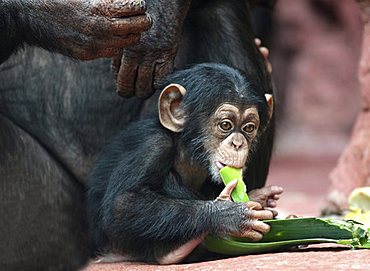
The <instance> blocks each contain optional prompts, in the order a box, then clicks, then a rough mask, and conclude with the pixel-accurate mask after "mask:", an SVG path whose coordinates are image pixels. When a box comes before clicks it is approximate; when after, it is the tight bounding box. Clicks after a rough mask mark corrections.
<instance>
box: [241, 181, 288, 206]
mask: <svg viewBox="0 0 370 271" xmlns="http://www.w3.org/2000/svg"><path fill="white" fill-rule="evenodd" d="M282 193H283V188H282V187H280V186H276V185H270V186H265V187H262V188H259V189H254V190H252V191H251V192H249V193H248V196H249V199H250V200H251V201H256V202H258V203H259V204H261V205H262V207H264V208H265V207H267V208H275V207H276V206H277V201H278V200H279V199H280V196H281V194H282Z"/></svg>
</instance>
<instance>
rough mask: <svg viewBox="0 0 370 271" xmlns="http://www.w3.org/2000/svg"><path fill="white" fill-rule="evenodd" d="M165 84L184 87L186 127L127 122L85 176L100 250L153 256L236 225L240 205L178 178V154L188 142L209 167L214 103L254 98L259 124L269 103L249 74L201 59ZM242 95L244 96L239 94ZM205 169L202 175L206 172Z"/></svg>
mask: <svg viewBox="0 0 370 271" xmlns="http://www.w3.org/2000/svg"><path fill="white" fill-rule="evenodd" d="M166 82H167V83H169V82H171V83H178V84H181V85H182V86H184V87H185V89H187V93H186V95H185V97H184V99H183V102H182V103H183V105H182V106H183V108H184V109H185V112H186V114H187V116H188V117H187V121H186V123H185V127H184V131H183V132H181V133H179V134H176V133H172V132H170V131H169V130H167V129H166V128H164V127H163V126H162V125H161V124H160V122H159V119H158V116H150V117H148V118H147V119H145V120H142V121H139V122H136V123H134V124H132V125H130V126H128V127H127V128H125V129H124V130H123V131H122V132H121V133H120V134H119V135H118V136H117V137H116V138H115V140H114V141H113V142H112V144H110V146H109V147H108V148H107V149H106V150H105V152H104V154H103V155H102V157H101V158H100V159H99V162H98V163H97V165H96V167H95V168H94V170H93V173H92V176H91V178H90V180H89V183H88V188H89V192H88V213H89V217H90V226H91V232H92V238H93V239H94V242H95V245H96V246H97V250H98V251H100V252H101V253H104V252H105V251H107V250H112V251H114V252H115V253H121V254H124V255H129V256H131V257H132V259H134V260H143V261H151V262H155V261H156V260H158V259H159V258H160V257H162V256H164V255H166V254H167V253H169V252H170V251H171V250H173V249H174V248H177V247H179V246H180V245H181V244H183V243H185V242H187V241H190V240H192V239H195V238H196V237H199V236H200V235H202V234H204V233H205V232H210V233H216V234H223V233H227V232H232V231H235V230H237V229H238V227H239V223H240V222H241V219H242V215H241V214H242V213H241V212H242V208H243V207H242V205H240V204H236V203H229V202H215V201H212V200H207V199H206V197H205V196H204V195H201V194H198V192H197V191H192V190H191V189H190V188H189V187H187V186H186V185H185V184H184V183H183V182H182V176H181V174H180V173H179V172H177V171H176V168H175V160H176V157H177V155H178V152H179V151H180V148H179V146H180V145H183V146H185V149H186V151H187V154H188V155H189V157H190V159H189V160H188V161H183V166H189V167H190V164H191V163H193V164H194V163H199V164H200V165H202V166H203V168H204V170H207V168H208V165H207V162H209V161H208V157H207V155H206V153H205V150H204V149H203V144H204V143H205V141H206V140H209V137H208V135H207V134H204V132H203V128H205V126H207V125H209V124H208V123H209V119H210V115H211V114H213V112H214V111H215V110H216V108H217V107H218V105H220V104H221V103H224V102H230V103H232V104H236V105H256V106H257V107H258V111H259V114H260V118H261V128H260V129H261V130H262V131H263V130H264V127H265V126H266V124H267V121H268V120H267V115H266V112H267V104H266V100H265V99H264V96H263V95H260V94H259V93H261V91H260V90H258V85H256V84H255V82H254V80H253V79H252V78H248V77H246V76H245V75H244V76H243V75H242V74H241V72H239V71H237V70H235V69H232V68H229V67H227V66H225V65H221V64H200V65H196V66H194V67H192V68H189V69H186V70H183V71H178V72H175V73H174V74H173V75H170V76H169V77H168V78H167V80H166ZM241 95H242V96H241ZM209 178H210V176H209V177H208V178H207V179H209Z"/></svg>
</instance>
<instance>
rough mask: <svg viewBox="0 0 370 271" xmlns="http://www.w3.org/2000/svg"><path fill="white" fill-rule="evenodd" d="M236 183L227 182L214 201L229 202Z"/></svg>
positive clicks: (235, 181) (233, 181)
mask: <svg viewBox="0 0 370 271" xmlns="http://www.w3.org/2000/svg"><path fill="white" fill-rule="evenodd" d="M237 183H238V180H236V179H235V180H232V181H231V182H229V183H228V184H227V185H226V186H225V188H224V189H223V190H222V191H221V193H220V195H218V197H217V198H216V200H227V201H231V197H230V195H231V192H233V190H234V188H235V186H236V184H237Z"/></svg>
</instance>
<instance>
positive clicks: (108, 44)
mask: <svg viewBox="0 0 370 271" xmlns="http://www.w3.org/2000/svg"><path fill="white" fill-rule="evenodd" d="M139 41H140V34H131V35H128V36H126V37H119V36H114V37H111V38H110V39H106V40H105V41H104V42H102V43H101V44H102V45H101V47H102V48H116V49H117V48H124V47H127V46H129V45H133V44H136V43H138V42H139Z"/></svg>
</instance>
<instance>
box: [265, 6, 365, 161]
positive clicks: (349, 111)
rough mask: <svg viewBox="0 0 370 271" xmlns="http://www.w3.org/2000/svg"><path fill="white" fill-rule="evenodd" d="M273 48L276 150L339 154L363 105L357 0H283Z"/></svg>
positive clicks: (312, 154) (327, 154) (279, 7)
mask: <svg viewBox="0 0 370 271" xmlns="http://www.w3.org/2000/svg"><path fill="white" fill-rule="evenodd" d="M274 15H275V21H274V27H275V29H274V31H273V33H274V34H275V38H274V42H273V46H272V48H271V50H272V54H271V56H272V64H273V76H274V79H275V82H276V85H277V94H278V117H280V122H279V125H278V128H279V131H278V140H277V148H276V149H277V152H276V154H277V155H281V154H288V155H297V154H300V155H310V156H333V155H334V156H336V157H338V156H339V155H340V153H341V152H342V150H343V148H344V147H345V145H346V144H347V142H348V139H349V136H350V133H351V129H352V126H353V123H354V121H355V118H356V114H357V112H358V110H359V104H360V95H359V91H358V88H359V87H358V80H357V73H358V60H359V57H360V49H361V34H362V22H361V18H360V11H359V8H358V6H357V4H356V1H355V0H304V1H297V0H278V1H277V3H276V8H275V13H274Z"/></svg>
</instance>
